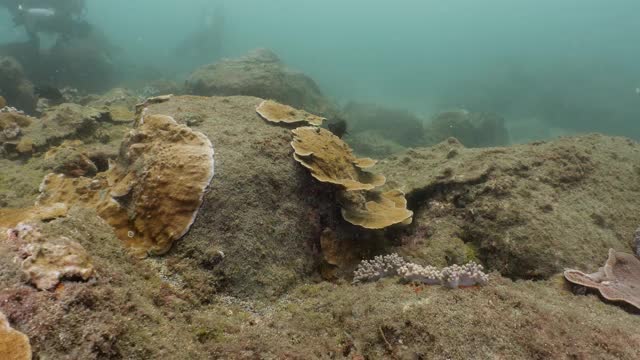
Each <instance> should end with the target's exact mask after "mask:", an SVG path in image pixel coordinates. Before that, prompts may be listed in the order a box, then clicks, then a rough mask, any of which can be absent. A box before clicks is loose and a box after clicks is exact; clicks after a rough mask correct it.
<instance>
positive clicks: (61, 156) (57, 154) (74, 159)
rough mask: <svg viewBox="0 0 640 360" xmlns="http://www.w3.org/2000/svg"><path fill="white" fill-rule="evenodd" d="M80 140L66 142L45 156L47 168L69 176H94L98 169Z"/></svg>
mask: <svg viewBox="0 0 640 360" xmlns="http://www.w3.org/2000/svg"><path fill="white" fill-rule="evenodd" d="M83 145H84V144H83V143H82V141H80V140H66V141H64V142H63V143H62V144H60V146H57V147H54V148H52V149H51V150H49V151H47V152H46V153H45V154H44V162H45V167H47V169H50V170H52V171H53V172H56V173H59V174H65V175H67V176H72V177H78V176H93V175H95V174H96V172H97V171H98V167H97V166H96V164H95V163H94V162H93V161H92V160H91V158H90V155H89V153H88V152H87V151H86V150H85V149H83Z"/></svg>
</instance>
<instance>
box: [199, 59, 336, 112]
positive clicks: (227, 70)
mask: <svg viewBox="0 0 640 360" xmlns="http://www.w3.org/2000/svg"><path fill="white" fill-rule="evenodd" d="M186 90H187V92H188V93H189V94H193V95H202V96H214V95H216V96H232V95H246V96H256V97H260V98H263V99H272V100H276V101H279V102H281V103H283V104H286V105H290V106H293V107H295V108H298V109H304V110H306V111H309V112H311V113H313V114H317V115H321V116H325V117H329V116H331V115H332V114H334V113H335V111H334V108H333V106H332V105H331V103H330V102H329V101H328V100H327V99H326V98H325V97H324V96H323V95H322V92H321V91H320V88H319V87H318V85H317V84H316V83H315V81H313V80H312V79H311V78H310V77H308V76H306V75H304V74H303V73H300V72H297V71H293V70H291V69H289V68H288V67H287V66H286V65H285V64H284V63H282V61H281V60H280V59H279V58H278V56H277V55H276V54H274V53H273V52H271V51H270V50H267V49H258V50H254V51H252V52H250V53H249V54H248V55H246V56H244V57H241V58H238V59H228V60H222V61H220V62H218V63H215V64H210V65H205V66H203V67H201V68H199V69H197V70H196V71H194V72H193V73H192V74H191V75H190V76H189V78H188V79H187V82H186Z"/></svg>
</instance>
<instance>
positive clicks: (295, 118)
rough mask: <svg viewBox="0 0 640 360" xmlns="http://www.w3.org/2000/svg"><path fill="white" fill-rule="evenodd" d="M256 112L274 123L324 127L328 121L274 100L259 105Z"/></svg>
mask: <svg viewBox="0 0 640 360" xmlns="http://www.w3.org/2000/svg"><path fill="white" fill-rule="evenodd" d="M256 112H257V113H258V114H259V115H260V116H261V117H262V118H263V119H265V120H267V121H271V122H274V123H287V124H293V123H299V122H307V123H309V124H311V125H317V126H320V125H322V122H323V121H325V120H326V119H325V118H323V117H320V116H317V115H313V114H310V113H308V112H306V111H304V110H298V109H295V108H292V107H291V106H288V105H284V104H280V103H279V102H276V101H273V100H265V101H263V102H261V103H260V105H258V107H257V108H256Z"/></svg>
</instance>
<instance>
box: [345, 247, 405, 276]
mask: <svg viewBox="0 0 640 360" xmlns="http://www.w3.org/2000/svg"><path fill="white" fill-rule="evenodd" d="M405 264H406V262H405V261H404V259H403V258H401V257H400V256H399V255H398V254H395V253H394V254H389V255H378V256H376V257H374V258H373V260H363V261H362V262H361V263H360V265H358V268H357V269H356V271H355V272H354V273H353V282H354V283H359V282H369V281H378V280H380V279H382V278H384V277H389V276H395V275H398V269H400V268H401V267H402V266H404V265H405Z"/></svg>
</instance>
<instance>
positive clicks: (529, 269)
mask: <svg viewBox="0 0 640 360" xmlns="http://www.w3.org/2000/svg"><path fill="white" fill-rule="evenodd" d="M638 164H640V146H639V145H638V144H637V143H635V142H633V141H631V140H628V139H624V138H612V137H606V136H600V135H589V136H582V137H574V138H562V139H558V140H555V141H551V142H547V143H542V142H539V143H533V144H529V145H518V146H512V147H508V148H488V149H467V148H465V147H463V146H462V145H461V144H460V143H459V142H458V141H456V140H455V139H450V140H449V141H446V142H443V143H441V144H439V145H437V146H434V147H432V148H424V149H413V150H409V151H407V152H405V153H402V154H400V155H397V156H394V157H392V158H389V159H387V160H384V161H381V162H380V163H379V164H378V166H377V168H378V169H380V171H381V172H383V173H384V174H385V175H386V176H387V184H388V185H389V186H392V187H393V188H400V189H402V190H404V191H405V192H406V193H407V197H408V200H409V207H410V208H411V209H412V210H414V211H415V216H414V227H413V228H412V231H411V232H410V233H407V234H405V235H402V236H399V237H398V239H399V242H400V243H402V244H404V246H402V250H401V251H400V253H401V254H402V255H405V256H406V255H409V256H414V257H416V258H420V259H422V262H423V263H427V264H433V265H436V266H443V265H446V264H447V263H449V262H456V263H463V262H466V261H469V260H474V259H480V260H481V261H482V262H483V263H484V264H485V265H486V266H487V267H488V268H489V269H490V270H493V269H495V270H498V271H500V272H501V273H502V274H503V275H506V276H509V277H514V278H527V279H540V278H548V277H550V276H552V275H553V274H556V273H558V272H559V271H562V270H563V269H564V268H566V267H574V268H575V267H580V268H584V267H587V266H589V265H590V264H594V263H598V262H600V259H601V256H602V254H603V253H604V252H606V251H607V250H608V249H609V248H614V249H619V250H620V251H624V250H627V251H631V249H632V244H631V241H630V239H631V234H633V230H634V229H635V227H636V225H637V224H638V223H639V222H640V214H638V212H637V209H638V208H639V207H640V197H639V196H637V194H638V192H640V185H639V184H640V172H639V171H640V170H639V169H640V165H638Z"/></svg>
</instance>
